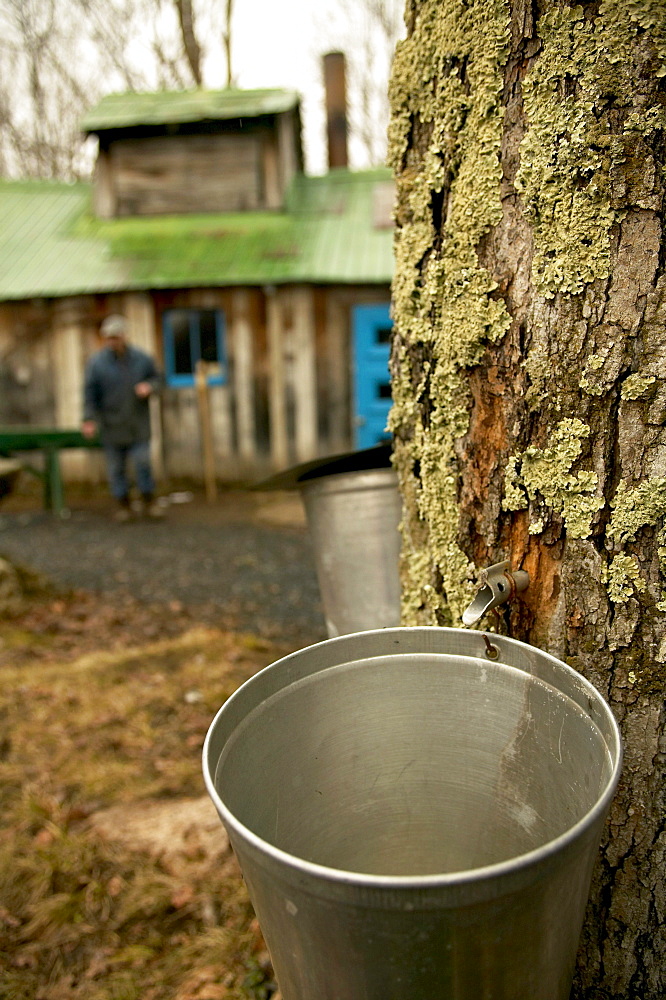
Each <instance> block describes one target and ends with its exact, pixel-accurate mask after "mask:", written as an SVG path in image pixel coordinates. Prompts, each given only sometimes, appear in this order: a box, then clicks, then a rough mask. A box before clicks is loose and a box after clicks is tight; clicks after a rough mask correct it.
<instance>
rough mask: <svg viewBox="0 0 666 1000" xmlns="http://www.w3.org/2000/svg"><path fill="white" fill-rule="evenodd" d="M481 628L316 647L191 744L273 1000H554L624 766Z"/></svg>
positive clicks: (589, 710) (593, 712) (553, 672)
mask: <svg viewBox="0 0 666 1000" xmlns="http://www.w3.org/2000/svg"><path fill="white" fill-rule="evenodd" d="M492 642H493V644H494V646H495V647H496V650H497V652H498V658H497V659H495V660H491V659H488V658H487V656H486V646H485V643H484V638H483V636H482V635H481V634H480V633H478V632H473V631H465V630H459V629H439V628H414V629H409V628H398V629H385V630H382V631H374V632H361V633H358V634H356V635H347V636H342V637H340V638H337V639H329V640H327V641H325V642H322V643H319V644H318V645H316V646H310V647H308V648H307V649H303V650H301V651H299V652H296V653H293V654H291V655H290V656H287V657H285V658H284V659H282V660H279V661H277V662H276V663H274V664H272V665H271V666H269V667H267V668H266V669H265V670H262V671H261V672H260V673H259V674H257V675H256V676H255V677H253V678H252V679H251V680H249V681H248V682H246V683H245V684H244V685H243V686H242V687H241V688H239V690H238V691H237V692H236V693H235V694H234V695H233V696H232V697H231V698H230V699H229V700H228V701H227V702H226V703H225V705H224V706H223V708H222V709H221V710H220V712H219V713H218V714H217V716H216V718H215V720H214V722H213V724H212V725H211V728H210V730H209V733H208V736H207V739H206V744H205V748H204V774H205V780H206V784H207V787H208V791H209V793H210V795H211V797H212V799H213V801H214V803H215V805H216V807H217V810H218V812H219V814H220V817H221V819H222V821H223V823H224V824H225V826H226V829H227V832H228V834H229V837H230V839H231V843H232V845H233V848H234V851H235V852H236V855H237V857H238V860H239V862H240V865H241V868H242V870H243V874H244V877H245V880H246V883H247V886H248V890H249V893H250V897H251V899H252V902H253V905H254V907H255V911H256V913H257V917H258V919H259V923H260V926H261V928H262V931H263V934H264V937H265V939H266V943H267V945H268V948H269V950H270V953H271V957H272V960H273V965H274V969H275V973H276V976H277V980H278V983H279V985H280V989H281V991H282V995H283V998H284V1000H433V998H437V1000H444V998H446V1000H463V998H464V1000H490V998H492V1000H566V998H567V997H568V996H569V991H570V986H571V979H572V972H573V966H574V959H575V954H576V949H577V943H578V938H579V934H580V930H581V925H582V920H583V914H584V910H585V905H586V900H587V896H588V892H589V883H590V877H591V872H592V868H593V865H594V861H595V858H596V855H597V853H598V847H599V842H600V837H601V832H602V827H603V823H604V818H605V816H606V813H607V810H608V806H609V804H610V800H611V797H612V795H613V792H614V789H615V786H616V783H617V779H618V775H619V769H620V763H621V746H620V737H619V732H618V728H617V725H616V723H615V720H614V719H613V716H612V714H611V711H610V709H609V708H608V706H607V705H606V703H605V702H604V700H603V699H602V698H601V696H600V695H599V694H598V693H597V691H596V690H595V689H594V688H593V687H592V686H591V685H590V684H589V683H588V682H587V681H586V680H585V679H584V678H583V677H581V676H580V675H579V674H578V673H576V672H575V671H574V670H572V669H571V668H570V667H567V666H566V665H565V664H563V663H561V662H560V661H559V660H557V659H555V658H554V657H552V656H549V655H548V654H546V653H543V652H541V651H540V650H538V649H535V648H533V647H531V646H527V645H525V644H523V643H520V642H517V641H515V640H511V639H505V638H502V637H499V636H492Z"/></svg>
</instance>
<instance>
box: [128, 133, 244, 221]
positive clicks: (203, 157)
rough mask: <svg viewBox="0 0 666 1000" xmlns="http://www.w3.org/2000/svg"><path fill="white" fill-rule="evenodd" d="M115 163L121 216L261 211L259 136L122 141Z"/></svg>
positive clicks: (175, 137) (165, 137)
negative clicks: (258, 209) (259, 209)
mask: <svg viewBox="0 0 666 1000" xmlns="http://www.w3.org/2000/svg"><path fill="white" fill-rule="evenodd" d="M110 158H111V165H112V167H111V169H112V173H113V177H112V182H111V183H112V187H113V191H114V194H115V199H116V212H117V214H118V215H121V216H124V215H159V214H161V213H166V212H168V213H179V212H185V213H187V212H228V211H244V210H252V209H257V208H260V207H262V200H261V197H262V196H261V190H262V182H261V175H260V171H261V157H260V139H259V137H258V136H252V135H248V136H236V135H234V136H227V135H211V136H189V137H188V139H187V142H184V141H183V139H182V138H181V137H178V136H164V137H158V138H154V139H123V140H120V141H118V142H117V143H115V144H114V145H113V147H112V148H111V151H110Z"/></svg>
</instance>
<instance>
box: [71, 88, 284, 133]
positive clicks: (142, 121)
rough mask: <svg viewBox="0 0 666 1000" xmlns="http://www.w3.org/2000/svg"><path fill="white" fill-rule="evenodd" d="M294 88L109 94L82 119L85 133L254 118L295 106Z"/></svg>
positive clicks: (82, 127)
mask: <svg viewBox="0 0 666 1000" xmlns="http://www.w3.org/2000/svg"><path fill="white" fill-rule="evenodd" d="M299 103H300V98H299V95H298V94H297V93H296V91H294V90H276V89H273V90H235V89H233V88H228V89H226V90H185V91H163V92H161V93H149V94H135V93H124V94H109V95H108V96H107V97H104V98H103V99H102V100H101V101H100V103H99V104H98V105H97V106H96V107H95V108H92V109H91V110H90V111H89V112H88V113H87V115H86V116H85V117H84V119H83V121H82V122H81V129H82V131H84V132H104V131H106V130H107V129H122V128H131V127H134V126H138V125H172V124H186V123H191V122H201V121H228V120H229V119H230V118H256V117H258V116H259V115H270V114H278V113H279V112H281V111H289V110H291V109H292V108H296V107H298V105H299Z"/></svg>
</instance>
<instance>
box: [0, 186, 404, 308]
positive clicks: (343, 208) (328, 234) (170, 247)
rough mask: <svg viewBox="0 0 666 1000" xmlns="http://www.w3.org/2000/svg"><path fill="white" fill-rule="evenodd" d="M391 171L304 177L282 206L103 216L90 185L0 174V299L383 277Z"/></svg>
mask: <svg viewBox="0 0 666 1000" xmlns="http://www.w3.org/2000/svg"><path fill="white" fill-rule="evenodd" d="M389 180H390V174H389V172H388V171H387V170H384V169H379V170H373V171H363V172H359V173H354V172H352V171H348V170H336V171H331V172H330V173H329V174H327V175H325V176H323V177H305V176H303V175H299V176H298V177H297V178H296V179H295V181H294V184H293V186H292V188H291V191H290V194H289V199H288V204H287V208H286V210H285V211H284V212H246V213H237V214H222V213H220V214H214V215H210V214H209V215H177V216H175V215H174V216H155V217H149V218H146V217H142V218H129V219H117V220H100V219H97V218H95V217H94V216H93V215H92V213H91V210H90V203H91V193H92V192H91V187H90V186H89V185H87V184H74V185H68V184H58V183H52V182H38V181H34V182H10V181H4V182H0V301H3V300H4V301H8V300H16V299H22V298H30V297H35V296H41V297H60V296H65V295H76V294H84V293H95V292H110V291H123V290H130V289H135V290H138V289H158V288H187V287H205V286H207V287H223V286H230V285H263V284H285V283H291V282H312V283H317V284H387V283H388V282H390V280H391V277H392V273H393V246H392V243H393V234H392V230H391V229H390V228H388V229H387V228H376V227H375V226H374V224H373V203H374V197H375V193H376V191H377V189H378V187H383V186H384V185H385V184H386V182H387V181H389Z"/></svg>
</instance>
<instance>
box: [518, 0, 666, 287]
mask: <svg viewBox="0 0 666 1000" xmlns="http://www.w3.org/2000/svg"><path fill="white" fill-rule="evenodd" d="M665 23H666V18H664V10H663V3H661V0H621V2H618V0H604V2H602V3H601V4H600V8H599V12H598V15H597V16H596V17H595V18H589V17H587V16H586V13H585V11H584V9H583V7H582V6H573V7H568V6H567V5H562V6H559V5H554V4H553V5H551V6H550V7H548V9H546V10H545V12H544V13H543V15H542V16H541V17H540V19H539V22H538V33H539V37H540V38H541V41H542V50H541V52H540V54H539V57H538V58H537V59H535V60H534V61H533V63H532V65H531V67H530V70H529V72H528V74H527V76H526V78H525V80H524V81H523V85H522V89H523V97H524V106H525V112H526V116H527V122H528V130H527V133H526V135H525V137H524V139H523V142H522V144H521V151H520V152H521V165H520V169H519V171H518V174H517V177H516V188H517V190H518V191H519V192H520V194H521V197H522V201H523V205H524V209H525V212H526V214H527V215H528V217H529V218H530V219H531V221H532V223H533V226H534V233H535V254H534V259H533V267H532V275H533V280H534V283H535V286H536V287H537V289H538V290H539V291H540V292H541V293H542V294H543V295H544V296H546V297H547V298H551V297H553V296H554V295H556V294H557V293H564V294H569V295H577V294H579V293H580V292H582V291H583V290H584V288H585V286H586V285H587V284H588V283H590V282H592V281H594V280H595V279H598V278H607V277H608V276H609V275H610V273H611V253H612V246H611V231H612V228H613V226H614V225H615V224H616V223H617V222H619V221H620V220H621V219H622V217H623V211H622V206H621V205H620V204H618V203H616V201H615V198H614V194H613V176H614V172H615V171H616V170H617V168H618V166H619V165H620V164H622V163H624V161H625V160H626V159H627V158H628V157H630V156H631V155H632V151H633V149H634V148H635V146H636V137H637V133H638V134H643V135H647V134H648V133H650V132H652V131H654V129H655V128H659V127H663V109H662V108H647V109H645V112H642V111H636V110H635V109H634V107H633V106H632V105H633V101H634V97H633V95H634V93H635V74H636V65H635V59H636V52H637V50H638V48H639V47H640V46H641V45H642V46H643V48H644V49H646V52H647V54H648V56H649V55H650V54H651V55H652V57H653V62H654V69H655V72H657V73H661V72H662V70H663V66H664V52H666V38H665V35H664V32H665V29H664V24H665ZM638 36H640V38H638ZM646 47H647V48H646ZM610 104H612V106H613V107H614V108H615V109H616V111H615V123H614V124H612V122H611V116H610V115H609V114H608V108H609V106H610ZM623 118H624V119H625V122H624V125H623V124H622V119H623ZM618 120H619V124H618Z"/></svg>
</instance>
